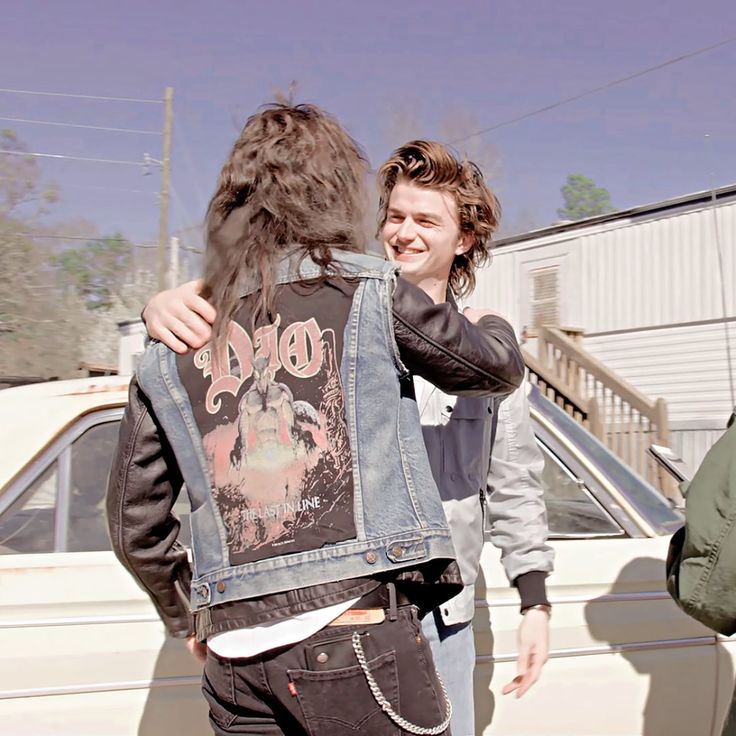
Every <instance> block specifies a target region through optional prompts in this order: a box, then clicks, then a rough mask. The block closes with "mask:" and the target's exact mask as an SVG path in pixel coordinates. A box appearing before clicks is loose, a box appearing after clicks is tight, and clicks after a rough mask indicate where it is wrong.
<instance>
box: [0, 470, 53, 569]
mask: <svg viewBox="0 0 736 736" xmlns="http://www.w3.org/2000/svg"><path fill="white" fill-rule="evenodd" d="M58 477H59V464H58V462H54V463H52V464H51V465H50V466H49V467H48V468H46V470H44V472H43V473H41V475H39V476H38V477H37V478H36V480H35V481H33V483H31V484H30V485H29V487H28V489H27V491H26V492H25V493H24V494H23V495H22V496H21V497H20V498H19V499H18V500H17V501H16V502H15V503H14V504H12V505H11V506H10V508H8V509H7V511H6V512H5V513H4V514H3V515H2V518H0V554H14V553H15V554H18V553H26V554H31V553H36V552H53V551H54V530H55V526H54V525H55V520H56V500H57V485H58Z"/></svg>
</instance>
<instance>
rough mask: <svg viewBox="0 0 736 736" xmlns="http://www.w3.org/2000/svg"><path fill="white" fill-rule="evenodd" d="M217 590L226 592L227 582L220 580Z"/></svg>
mask: <svg viewBox="0 0 736 736" xmlns="http://www.w3.org/2000/svg"><path fill="white" fill-rule="evenodd" d="M217 592H218V593H224V592H225V583H223V582H222V580H220V582H219V583H217Z"/></svg>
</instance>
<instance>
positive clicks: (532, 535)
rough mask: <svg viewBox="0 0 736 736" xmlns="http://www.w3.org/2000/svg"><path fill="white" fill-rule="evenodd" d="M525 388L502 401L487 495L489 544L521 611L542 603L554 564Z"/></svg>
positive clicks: (541, 461)
mask: <svg viewBox="0 0 736 736" xmlns="http://www.w3.org/2000/svg"><path fill="white" fill-rule="evenodd" d="M527 389H528V386H527V383H526V382H524V383H523V384H522V385H521V388H519V389H518V390H516V391H514V393H513V394H511V395H510V396H508V397H507V398H505V399H504V400H503V401H502V402H500V405H499V408H498V427H497V430H496V438H495V442H494V444H493V459H492V461H491V468H490V472H489V474H488V494H487V504H488V506H487V510H488V517H487V518H488V527H489V529H490V539H491V542H492V543H493V544H494V546H496V547H498V548H499V549H500V550H501V560H502V562H503V566H504V569H505V571H506V575H507V577H508V579H509V581H511V582H512V583H513V584H514V585H516V586H517V587H518V588H519V592H520V594H521V597H522V607H526V606H527V605H534V604H535V603H542V602H545V601H546V594H545V592H544V577H546V575H547V574H548V573H550V572H551V571H552V568H553V563H554V551H553V550H552V548H551V547H550V546H549V545H548V544H547V535H548V528H547V511H546V507H545V505H544V492H543V489H542V484H541V475H542V470H543V468H544V457H543V456H542V453H541V450H540V449H539V447H538V446H537V441H536V439H535V437H534V431H533V429H532V423H531V418H530V416H529V402H528V400H527ZM537 598H539V600H537Z"/></svg>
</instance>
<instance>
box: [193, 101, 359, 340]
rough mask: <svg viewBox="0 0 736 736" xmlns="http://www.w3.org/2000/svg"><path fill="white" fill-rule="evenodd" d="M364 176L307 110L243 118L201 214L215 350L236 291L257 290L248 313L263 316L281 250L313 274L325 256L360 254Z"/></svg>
mask: <svg viewBox="0 0 736 736" xmlns="http://www.w3.org/2000/svg"><path fill="white" fill-rule="evenodd" d="M367 171H368V166H367V161H366V158H365V155H364V154H363V151H362V150H361V148H360V146H359V145H358V144H357V143H356V142H355V141H354V140H353V139H352V138H351V137H350V136H349V135H348V133H347V132H346V131H345V129H344V128H343V127H342V125H340V123H339V122H338V121H337V120H336V119H335V118H334V117H332V116H331V115H329V114H328V113H326V112H325V111H324V110H321V109H320V108H319V107H317V106H316V105H291V104H281V103H274V104H271V105H266V106H265V107H263V108H261V109H260V110H259V112H257V113H256V114H255V115H252V116H251V117H250V118H248V121H247V122H246V124H245V126H244V127H243V130H242V132H241V133H240V136H239V137H238V139H237V140H236V141H235V143H234V145H233V148H232V151H231V152H230V155H229V156H228V158H227V161H226V162H225V164H224V166H223V167H222V171H221V172H220V176H219V179H218V182H217V190H216V191H215V194H214V196H213V197H212V199H211V200H210V203H209V207H208V209H207V217H206V223H205V230H206V240H207V250H206V254H205V263H204V289H203V295H204V296H205V298H207V299H209V301H210V302H211V303H212V305H213V306H214V307H215V309H216V310H217V318H216V320H215V324H214V325H213V340H214V341H215V343H217V342H220V341H221V340H222V338H223V337H224V334H226V326H227V324H228V322H229V320H230V319H231V317H232V315H233V313H234V312H235V310H236V308H237V305H238V301H239V299H240V296H241V295H242V286H243V284H244V283H248V282H250V283H256V284H257V285H258V287H259V288H260V297H259V300H258V304H257V307H256V313H257V314H258V313H260V314H263V313H264V312H265V313H269V312H270V310H271V306H272V300H273V291H274V277H275V266H276V264H277V262H278V261H279V260H280V259H281V258H282V257H283V256H284V255H285V254H286V253H287V252H289V251H290V250H291V249H295V248H296V249H298V250H301V252H302V254H303V255H304V256H307V255H308V256H310V257H311V258H312V259H313V260H314V261H315V262H316V263H318V264H319V265H320V266H321V267H322V271H323V273H324V272H325V270H326V269H327V268H328V266H329V265H330V264H331V262H332V256H331V252H330V249H331V248H340V249H342V250H350V251H357V252H362V251H364V250H365V242H366V240H365V233H364V214H365V206H366V194H365V182H366V177H367ZM254 323H255V317H254Z"/></svg>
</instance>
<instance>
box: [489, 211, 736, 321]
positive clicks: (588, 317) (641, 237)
mask: <svg viewBox="0 0 736 736" xmlns="http://www.w3.org/2000/svg"><path fill="white" fill-rule="evenodd" d="M716 216H717V220H718V232H719V236H720V237H719V239H720V244H721V251H722V255H723V276H724V279H725V282H726V283H725V291H726V295H727V314H728V315H729V316H734V315H736V202H727V203H723V204H719V205H718V206H717V208H716ZM715 232H716V230H715V225H714V216H713V210H712V209H711V208H710V207H702V206H700V207H699V208H697V209H691V210H685V211H680V212H675V213H655V214H652V215H648V216H647V217H645V218H641V219H636V220H633V221H632V220H628V219H623V220H621V221H613V222H609V223H606V224H604V225H601V226H599V227H597V228H587V229H585V230H584V231H583V232H581V233H580V234H578V233H576V232H575V231H569V230H568V231H566V232H563V233H560V234H558V235H555V236H546V237H545V238H544V239H543V240H541V241H540V242H535V241H533V240H530V241H524V242H522V243H517V244H511V245H509V246H505V247H504V248H501V249H499V250H497V251H496V252H495V255H494V263H493V265H492V266H491V268H489V269H486V270H484V272H483V273H482V274H480V277H479V284H478V292H479V295H482V296H483V297H484V298H485V299H486V302H487V303H488V304H499V306H501V304H500V303H499V302H500V301H504V302H508V304H509V307H507V308H508V309H509V310H510V311H509V313H510V314H511V313H513V314H514V315H515V317H516V319H519V318H520V317H519V314H520V306H519V305H518V304H513V306H511V304H512V303H513V302H514V301H515V300H516V301H519V302H520V301H521V300H522V299H523V298H525V295H524V294H523V293H521V292H522V288H523V284H522V283H521V282H520V280H518V279H515V278H514V277H513V275H511V274H509V272H508V270H507V267H509V266H510V265H511V264H512V263H513V264H514V265H515V266H516V268H517V269H518V270H521V269H522V268H523V266H524V264H528V263H530V262H534V261H537V260H539V259H542V258H545V257H546V256H547V255H554V254H555V253H558V252H559V251H560V248H561V247H564V248H565V250H566V256H565V263H564V266H563V271H564V273H563V281H562V286H563V289H564V291H563V293H562V295H561V300H562V311H563V315H565V316H563V321H565V322H566V323H567V324H569V325H574V326H578V327H583V328H584V329H585V330H586V332H607V331H610V330H621V329H634V328H638V327H645V326H647V327H649V326H657V325H666V324H673V323H682V322H692V321H699V320H708V319H718V318H721V317H723V307H722V304H721V274H720V271H719V267H718V253H717V249H716V239H715ZM563 244H564V245H563ZM509 288H516V289H518V293H517V294H516V295H512V294H509V293H508V289H509ZM491 294H493V295H494V296H497V297H498V299H496V300H494V299H492V298H490V295H491ZM504 306H505V305H504ZM515 326H517V329H518V328H519V327H520V326H521V325H518V324H516V323H515Z"/></svg>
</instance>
